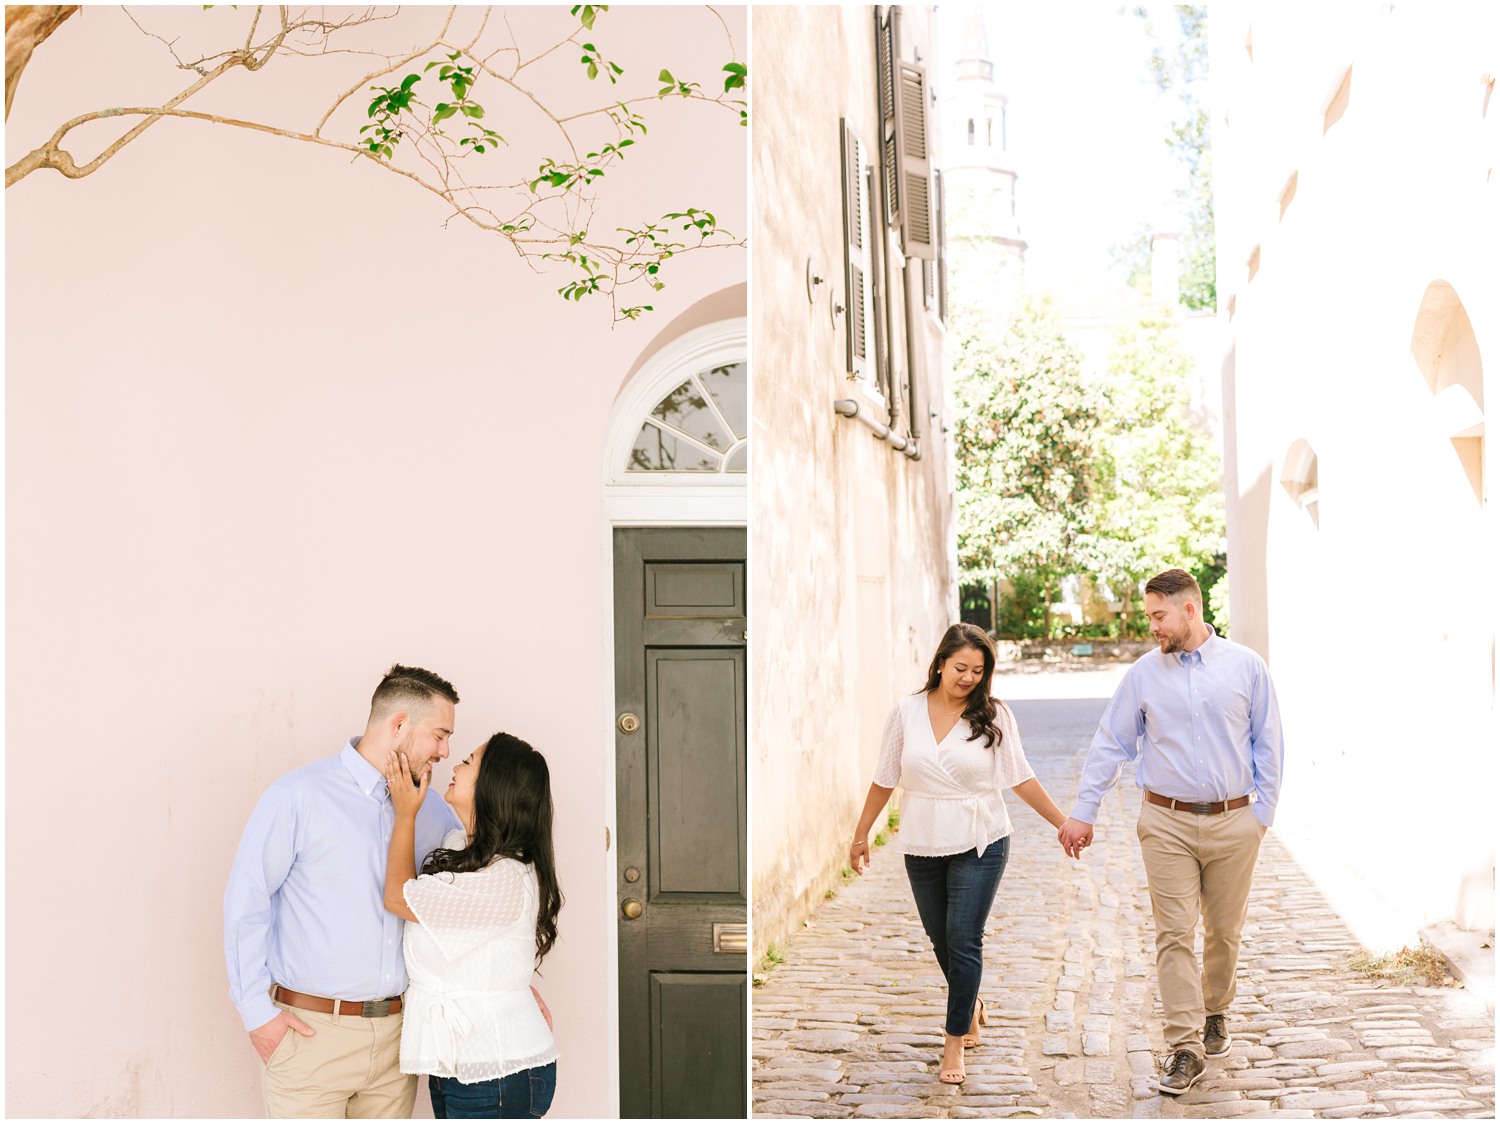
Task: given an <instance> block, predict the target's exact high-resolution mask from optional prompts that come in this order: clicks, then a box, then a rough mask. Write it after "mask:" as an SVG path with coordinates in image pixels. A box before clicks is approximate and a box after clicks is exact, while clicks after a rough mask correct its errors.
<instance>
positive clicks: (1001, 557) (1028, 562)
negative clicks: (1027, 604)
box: [953, 305, 1099, 635]
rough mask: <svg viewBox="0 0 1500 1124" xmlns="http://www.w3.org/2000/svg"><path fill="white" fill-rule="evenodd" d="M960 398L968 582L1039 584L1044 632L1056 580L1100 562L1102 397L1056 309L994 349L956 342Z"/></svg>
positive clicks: (1024, 317)
mask: <svg viewBox="0 0 1500 1124" xmlns="http://www.w3.org/2000/svg"><path fill="white" fill-rule="evenodd" d="M955 399H956V406H957V410H956V414H957V417H956V421H955V425H954V433H953V449H954V459H955V462H956V465H955V467H956V472H957V485H958V563H959V568H960V569H961V570H962V573H963V580H964V581H965V582H969V583H975V584H977V583H981V582H984V583H987V582H993V581H995V580H997V579H1000V578H1010V579H1011V580H1012V581H1013V582H1016V583H1018V584H1023V585H1024V584H1030V585H1034V586H1035V587H1037V588H1038V589H1039V590H1040V592H1041V604H1042V606H1043V631H1044V633H1046V634H1048V635H1050V633H1051V627H1052V621H1051V604H1052V601H1053V599H1054V597H1055V596H1056V594H1057V591H1058V588H1059V585H1060V583H1061V581H1062V579H1063V578H1064V577H1065V576H1066V575H1068V574H1073V573H1078V572H1081V571H1085V570H1088V569H1090V567H1091V563H1092V561H1093V558H1094V553H1095V544H1094V535H1093V530H1094V528H1093V523H1092V520H1093V510H1094V505H1093V496H1094V491H1095V488H1096V487H1097V466H1096V460H1097V451H1098V450H1097V442H1098V427H1099V402H1098V401H1097V396H1096V394H1095V393H1094V391H1093V390H1092V389H1091V388H1089V387H1088V386H1087V385H1086V384H1085V383H1084V381H1083V379H1082V377H1081V374H1080V361H1079V356H1078V353H1077V352H1076V351H1074V350H1073V348H1072V347H1071V346H1070V345H1069V344H1068V342H1067V341H1066V340H1065V339H1064V338H1063V335H1062V331H1061V329H1060V328H1059V327H1058V324H1057V321H1056V319H1055V317H1054V316H1053V314H1052V313H1051V311H1050V310H1049V309H1047V308H1046V307H1038V306H1036V305H1028V306H1027V307H1026V308H1025V309H1023V310H1022V311H1021V313H1019V314H1018V315H1017V316H1016V318H1015V319H1014V320H1013V321H1012V323H1011V325H1010V328H1009V330H1008V331H1007V333H1006V335H1005V338H1004V340H1003V341H1002V342H1001V343H1000V344H999V345H998V346H997V345H995V344H992V343H990V342H989V341H988V340H986V339H984V338H983V337H979V336H972V337H970V338H968V339H966V340H965V341H964V342H963V343H962V344H961V346H960V352H959V356H958V360H957V363H956V364H955Z"/></svg>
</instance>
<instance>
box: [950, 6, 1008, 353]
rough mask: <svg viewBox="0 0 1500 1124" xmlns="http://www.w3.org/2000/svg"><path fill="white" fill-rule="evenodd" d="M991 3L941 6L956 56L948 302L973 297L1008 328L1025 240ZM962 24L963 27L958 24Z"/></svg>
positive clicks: (989, 319)
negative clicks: (993, 44) (989, 20)
mask: <svg viewBox="0 0 1500 1124" xmlns="http://www.w3.org/2000/svg"><path fill="white" fill-rule="evenodd" d="M985 15H986V12H985V9H984V8H982V7H980V6H978V5H974V6H965V7H962V8H959V7H947V6H946V5H945V6H944V7H942V8H940V9H939V10H938V16H939V19H942V18H944V17H947V18H949V19H952V20H953V21H954V23H953V24H950V25H949V37H948V39H947V42H948V43H949V44H950V45H951V46H950V50H951V51H952V58H953V62H952V63H951V64H949V66H947V67H946V68H945V70H946V72H947V78H948V80H947V81H946V82H944V84H943V87H942V88H943V89H944V91H946V93H945V96H944V98H943V127H944V130H945V133H944V143H943V158H944V167H943V189H944V192H945V198H946V200H947V214H948V219H947V237H948V247H949V251H950V252H949V258H950V263H949V271H948V279H949V288H948V293H949V306H950V307H952V308H955V309H958V308H961V307H962V306H963V305H965V304H966V303H969V302H970V301H972V302H974V307H975V308H976V312H977V309H978V307H979V306H982V307H983V309H984V315H983V320H984V322H985V324H986V326H987V327H996V328H998V329H1000V330H1003V328H1004V325H1005V322H1006V321H1007V320H1008V319H1009V316H1010V313H1011V312H1012V311H1013V310H1014V309H1015V308H1016V307H1018V306H1019V304H1020V302H1021V297H1022V292H1023V288H1024V280H1023V268H1024V262H1025V256H1026V241H1025V239H1023V238H1022V237H1021V230H1020V225H1019V223H1018V222H1017V221H1016V198H1015V190H1016V178H1017V174H1016V167H1015V163H1014V161H1013V160H1012V159H1011V156H1010V153H1009V152H1008V151H1007V147H1008V136H1007V129H1006V109H1007V102H1006V97H1005V95H1004V94H1003V93H1001V91H1000V85H999V83H997V82H996V81H995V63H994V59H993V57H992V55H991V53H990V39H989V33H988V29H987V28H986V26H985V24H986V20H985ZM955 25H956V26H955Z"/></svg>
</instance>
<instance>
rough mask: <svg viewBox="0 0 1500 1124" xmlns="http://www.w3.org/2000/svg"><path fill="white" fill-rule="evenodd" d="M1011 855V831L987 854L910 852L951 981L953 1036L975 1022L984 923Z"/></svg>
mask: <svg viewBox="0 0 1500 1124" xmlns="http://www.w3.org/2000/svg"><path fill="white" fill-rule="evenodd" d="M1009 857H1010V836H1008V835H1007V836H1006V837H1005V838H1004V839H997V840H995V842H993V843H991V844H990V845H989V846H988V847H986V848H985V849H984V854H983V855H978V854H976V853H975V851H974V848H972V847H970V848H969V849H968V850H967V851H965V852H964V853H963V854H961V855H939V856H936V857H928V856H926V855H907V856H906V877H907V878H908V879H909V880H910V881H911V896H912V897H913V898H914V899H916V903H917V913H918V915H919V916H920V917H921V918H922V928H923V929H925V930H927V939H928V940H930V941H932V951H933V952H934V953H935V954H936V955H937V962H938V967H939V968H941V969H942V970H943V978H944V979H946V980H947V981H948V1019H947V1022H946V1024H945V1025H944V1029H945V1030H947V1032H948V1033H949V1034H968V1033H969V1027H970V1026H971V1025H973V1022H974V1003H975V1000H977V999H978V998H979V981H980V979H981V977H983V975H984V923H985V921H986V920H987V919H988V918H989V915H990V906H991V905H993V904H994V902H995V891H996V890H998V889H999V888H1000V876H1001V875H1002V874H1004V873H1005V860H1006V859H1008V858H1009Z"/></svg>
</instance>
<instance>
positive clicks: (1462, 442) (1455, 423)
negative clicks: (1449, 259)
mask: <svg viewBox="0 0 1500 1124" xmlns="http://www.w3.org/2000/svg"><path fill="white" fill-rule="evenodd" d="M1411 355H1412V359H1413V360H1415V361H1416V364H1417V369H1418V370H1419V371H1421V373H1422V378H1423V379H1424V380H1425V381H1426V383H1427V389H1428V390H1430V391H1431V392H1432V394H1433V396H1434V399H1435V401H1434V409H1435V410H1436V423H1437V427H1438V430H1439V432H1441V433H1442V434H1443V435H1444V436H1446V437H1447V438H1448V439H1449V441H1451V442H1452V444H1453V451H1454V453H1455V454H1456V455H1457V457H1458V461H1459V464H1460V465H1461V466H1462V467H1463V471H1464V476H1465V477H1466V478H1467V479H1468V482H1469V488H1470V490H1471V491H1472V492H1473V493H1474V499H1475V501H1476V502H1478V503H1480V504H1483V503H1484V363H1483V361H1482V359H1481V357H1480V354H1479V341H1478V340H1477V339H1476V338H1475V336H1474V325H1473V324H1472V323H1470V321H1469V313H1468V310H1467V309H1465V308H1464V303H1463V301H1462V300H1461V299H1459V295H1458V292H1457V290H1455V289H1454V288H1453V286H1452V285H1450V284H1449V283H1448V282H1447V281H1443V280H1437V281H1434V282H1432V283H1431V284H1430V285H1428V286H1427V290H1426V292H1424V293H1423V294H1422V300H1421V303H1420V304H1419V305H1418V307H1417V319H1416V323H1415V324H1414V325H1413V327H1412V336H1411Z"/></svg>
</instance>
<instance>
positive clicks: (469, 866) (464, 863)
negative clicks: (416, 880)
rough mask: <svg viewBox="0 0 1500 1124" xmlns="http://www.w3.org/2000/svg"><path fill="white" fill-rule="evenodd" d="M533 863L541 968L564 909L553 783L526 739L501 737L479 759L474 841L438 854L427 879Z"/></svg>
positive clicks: (432, 858)
mask: <svg viewBox="0 0 1500 1124" xmlns="http://www.w3.org/2000/svg"><path fill="white" fill-rule="evenodd" d="M501 857H503V858H508V859H516V860H517V861H519V862H523V863H530V864H531V866H532V869H533V870H535V871H536V883H537V889H538V890H539V891H540V898H541V901H540V908H539V909H538V910H537V915H536V961H537V963H538V964H540V963H541V962H542V959H543V958H544V957H545V956H546V955H547V953H549V952H551V951H552V946H553V945H554V944H555V943H556V942H557V914H558V911H560V910H561V909H562V906H563V896H562V889H561V888H560V887H559V886H558V884H557V863H556V860H555V859H554V857H553V853H552V781H551V776H550V774H549V773H548V772H547V759H546V758H545V757H543V756H542V755H541V754H540V753H538V752H537V751H536V750H534V749H532V748H531V746H530V745H528V744H527V743H526V742H523V741H522V740H521V739H520V738H518V737H515V736H513V735H511V734H495V735H494V736H493V737H491V738H490V740H489V741H487V742H486V743H485V745H484V753H483V754H482V755H481V756H480V758H479V776H477V777H476V778H475V779H474V838H473V839H471V840H469V845H468V846H467V847H464V848H462V849H460V850H449V849H447V848H442V847H440V848H438V850H436V851H434V852H432V854H430V855H428V856H427V861H426V862H425V863H423V864H422V873H423V874H439V873H441V872H443V871H451V872H453V873H454V874H465V873H469V872H471V871H476V870H483V869H484V868H485V867H487V866H489V865H490V863H492V862H494V861H495V859H496V858H501Z"/></svg>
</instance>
